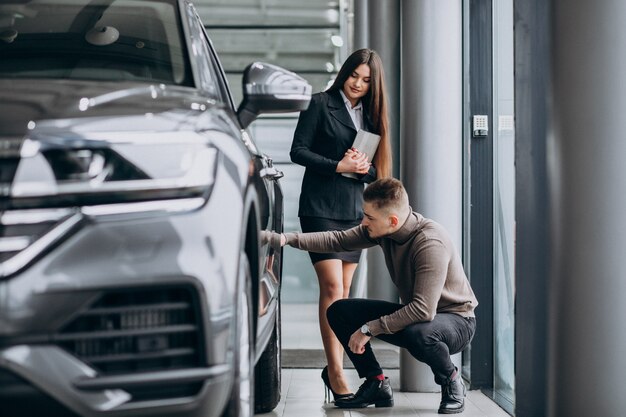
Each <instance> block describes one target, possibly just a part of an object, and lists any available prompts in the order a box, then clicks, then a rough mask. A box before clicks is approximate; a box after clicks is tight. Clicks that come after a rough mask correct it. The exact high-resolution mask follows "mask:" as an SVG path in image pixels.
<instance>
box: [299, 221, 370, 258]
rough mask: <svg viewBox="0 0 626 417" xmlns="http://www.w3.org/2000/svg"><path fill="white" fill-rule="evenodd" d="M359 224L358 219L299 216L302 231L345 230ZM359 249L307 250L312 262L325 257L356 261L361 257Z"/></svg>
mask: <svg viewBox="0 0 626 417" xmlns="http://www.w3.org/2000/svg"><path fill="white" fill-rule="evenodd" d="M359 224H361V221H360V220H333V219H325V218H323V217H308V216H307V217H300V227H301V228H302V232H304V233H309V232H326V231H328V230H347V229H351V228H353V227H355V226H358V225H359ZM361 252H362V251H360V250H354V251H350V252H333V253H318V252H309V257H310V258H311V262H312V263H316V262H319V261H323V260H326V259H340V260H342V261H345V262H350V263H355V264H356V263H358V262H359V259H360V258H361Z"/></svg>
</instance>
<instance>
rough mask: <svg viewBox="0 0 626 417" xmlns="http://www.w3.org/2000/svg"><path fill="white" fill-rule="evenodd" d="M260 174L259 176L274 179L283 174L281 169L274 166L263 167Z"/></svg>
mask: <svg viewBox="0 0 626 417" xmlns="http://www.w3.org/2000/svg"><path fill="white" fill-rule="evenodd" d="M260 175H261V178H265V177H269V178H272V179H275V180H277V179H279V178H282V177H284V176H285V174H284V173H283V171H279V170H277V169H276V168H274V167H266V168H263V169H262V170H261V172H260Z"/></svg>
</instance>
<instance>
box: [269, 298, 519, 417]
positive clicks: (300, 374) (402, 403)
mask: <svg viewBox="0 0 626 417" xmlns="http://www.w3.org/2000/svg"><path fill="white" fill-rule="evenodd" d="M316 308H317V307H316V306H315V305H308V304H305V305H290V304H285V305H284V306H283V348H284V349H320V348H321V341H320V339H319V330H318V327H317V311H316ZM385 347H387V345H385ZM385 374H387V375H388V376H389V378H390V380H391V383H392V387H393V389H394V400H395V406H394V407H392V408H374V407H370V408H366V409H353V410H340V409H338V408H335V407H334V405H333V404H324V386H323V383H322V380H321V378H320V370H319V369H283V375H282V399H281V401H280V403H279V404H278V406H277V407H276V408H275V409H274V411H272V412H271V413H267V414H261V415H259V416H268V417H273V416H276V417H278V416H281V417H283V416H284V417H313V416H338V417H339V416H345V417H356V416H394V417H399V416H406V417H434V416H438V415H439V414H437V407H438V406H439V400H440V394H432V393H408V392H400V391H399V386H398V384H399V371H398V370H397V369H392V370H386V371H385ZM346 376H347V378H348V382H349V383H350V386H351V387H353V389H355V390H356V388H358V386H359V384H360V383H361V382H362V381H361V380H360V379H359V378H358V375H357V374H356V372H355V371H354V370H353V369H348V370H346ZM457 415H458V416H465V417H508V416H509V415H508V414H507V413H506V412H504V410H502V409H501V408H500V407H499V406H498V405H497V404H495V403H494V402H493V401H491V400H490V399H489V398H488V397H486V396H485V395H484V394H482V393H481V392H480V391H469V392H468V394H467V398H466V401H465V411H464V412H463V413H461V414H457Z"/></svg>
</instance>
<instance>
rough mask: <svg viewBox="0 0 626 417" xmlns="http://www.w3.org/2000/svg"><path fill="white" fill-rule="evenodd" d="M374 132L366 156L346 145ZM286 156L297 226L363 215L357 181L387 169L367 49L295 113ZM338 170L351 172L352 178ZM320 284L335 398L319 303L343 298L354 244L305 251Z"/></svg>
mask: <svg viewBox="0 0 626 417" xmlns="http://www.w3.org/2000/svg"><path fill="white" fill-rule="evenodd" d="M360 129H363V130H366V131H368V132H371V133H375V134H378V135H380V137H381V138H380V142H379V145H378V149H377V151H376V153H375V154H374V155H373V158H372V163H371V164H370V163H369V162H368V161H367V155H365V154H363V153H361V152H359V150H358V149H356V150H355V149H352V148H351V147H352V144H353V142H354V138H355V136H356V133H357V131H358V130H360ZM290 155H291V160H292V161H293V162H295V163H297V164H300V165H303V166H305V167H306V170H305V173H304V179H303V180H302V190H301V193H300V207H299V210H298V216H299V217H300V225H301V227H302V231H303V232H315V231H326V230H345V229H349V228H352V227H354V226H357V225H358V224H359V223H360V221H361V218H362V217H363V211H362V208H361V205H362V202H363V195H362V194H363V188H364V184H365V183H370V182H372V181H374V180H376V179H378V178H384V177H389V176H390V175H391V146H390V143H389V135H388V116H387V102H386V97H385V82H384V74H383V66H382V62H381V60H380V57H379V56H378V54H377V53H376V52H375V51H373V50H371V49H359V50H358V51H355V52H353V53H352V55H350V56H349V57H348V59H347V60H346V62H345V63H344V64H343V65H342V67H341V69H340V70H339V73H338V74H337V78H336V79H335V82H334V83H333V85H332V86H331V87H330V88H329V89H328V90H327V91H325V92H321V93H318V94H314V95H313V97H312V98H311V104H310V105H309V108H308V109H307V110H306V111H304V112H302V113H301V114H300V118H299V120H298V125H297V127H296V131H295V133H294V138H293V144H292V146H291V153H290ZM342 173H355V174H357V179H353V178H348V177H346V176H343V175H341V174H342ZM309 256H310V258H311V262H312V263H313V267H314V268H315V272H316V274H317V278H318V281H319V285H320V297H319V322H320V331H321V334H322V342H323V344H324V352H325V354H326V360H327V362H328V366H327V367H325V368H324V370H323V371H322V379H323V380H324V383H325V384H326V387H327V392H328V390H330V391H331V392H332V393H333V396H334V398H335V399H337V398H342V397H345V396H348V395H351V393H350V392H349V389H348V385H347V383H346V381H345V378H344V375H343V348H342V347H341V344H340V343H339V341H338V340H337V338H336V337H335V335H334V333H333V332H332V330H331V328H330V326H329V325H328V320H327V318H326V309H327V308H328V306H330V305H331V304H332V303H333V302H335V301H337V300H339V299H342V298H347V297H348V294H349V292H350V285H351V283H352V276H353V275H354V271H355V269H356V267H357V263H358V261H359V258H360V256H361V251H353V252H341V253H313V252H309Z"/></svg>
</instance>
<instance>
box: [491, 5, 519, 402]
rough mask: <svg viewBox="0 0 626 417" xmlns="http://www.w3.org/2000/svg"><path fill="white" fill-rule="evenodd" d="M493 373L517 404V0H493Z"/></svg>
mask: <svg viewBox="0 0 626 417" xmlns="http://www.w3.org/2000/svg"><path fill="white" fill-rule="evenodd" d="M493 16H494V27H493V32H494V37H493V58H494V61H493V62H494V64H493V65H494V80H493V86H494V97H493V103H494V109H493V114H494V123H493V125H494V131H495V132H494V135H493V141H494V145H493V149H494V164H493V166H494V181H493V183H494V196H493V200H494V211H493V216H494V218H493V222H494V228H493V230H494V236H493V245H494V247H493V248H494V250H493V254H494V264H493V266H494V269H493V270H494V302H493V308H494V310H493V315H494V364H493V365H494V366H493V369H494V378H493V388H494V392H495V398H496V401H497V402H498V403H499V404H500V405H501V406H502V407H503V408H504V409H505V410H508V411H512V410H513V409H514V407H515V303H514V300H515V262H514V260H515V131H514V124H513V109H514V90H513V89H514V80H513V0H494V2H493Z"/></svg>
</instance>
